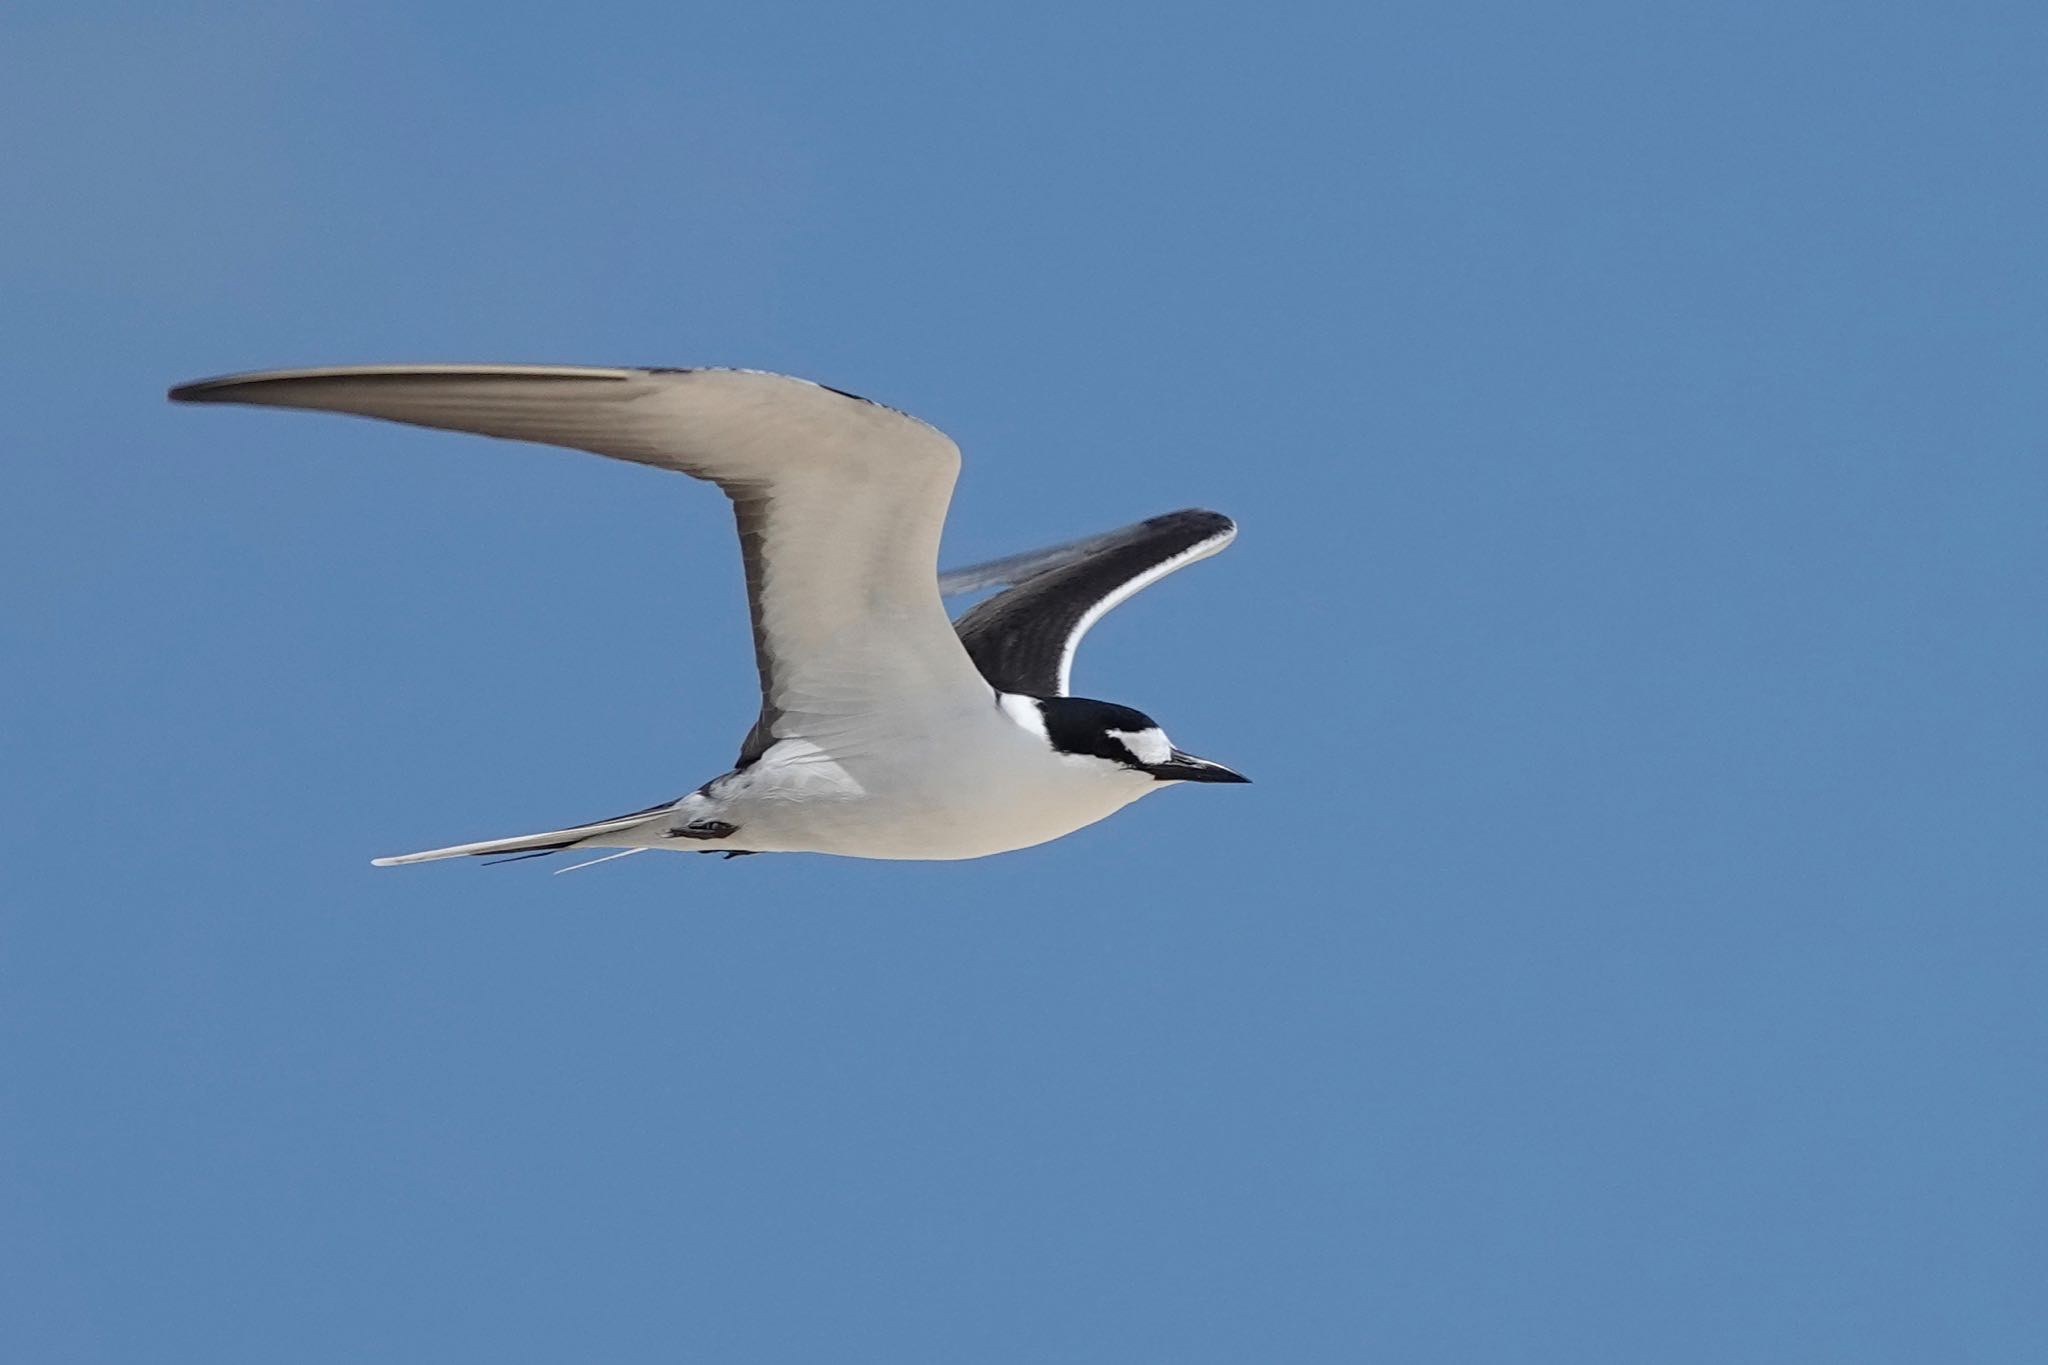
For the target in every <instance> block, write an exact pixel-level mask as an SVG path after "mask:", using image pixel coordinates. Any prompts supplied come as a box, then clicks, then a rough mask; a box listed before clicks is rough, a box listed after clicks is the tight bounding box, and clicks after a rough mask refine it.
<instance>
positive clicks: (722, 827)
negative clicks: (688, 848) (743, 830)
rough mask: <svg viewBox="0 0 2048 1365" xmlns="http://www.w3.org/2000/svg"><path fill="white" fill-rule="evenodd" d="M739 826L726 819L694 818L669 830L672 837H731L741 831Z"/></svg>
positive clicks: (669, 835)
mask: <svg viewBox="0 0 2048 1365" xmlns="http://www.w3.org/2000/svg"><path fill="white" fill-rule="evenodd" d="M739 828H740V827H739V826H738V825H734V824H728V823H727V822H725V821H724V820H692V821H691V822H690V823H689V824H687V825H680V826H678V827H676V828H675V829H672V830H670V831H669V832H668V837H669V838H671V839H730V838H732V836H733V835H735V834H737V833H738V832H739Z"/></svg>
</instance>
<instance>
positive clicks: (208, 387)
mask: <svg viewBox="0 0 2048 1365" xmlns="http://www.w3.org/2000/svg"><path fill="white" fill-rule="evenodd" d="M234 382H235V381H234V380H232V379H195V380H193V381H192V382H191V383H189V384H174V385H172V386H171V390H170V392H168V393H166V394H165V395H164V397H166V398H168V399H170V400H171V401H172V402H173V403H219V402H223V401H225V399H224V398H223V396H222V395H221V393H220V390H221V389H224V388H226V387H228V386H229V385H231V384H233V383H234Z"/></svg>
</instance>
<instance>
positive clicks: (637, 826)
mask: <svg viewBox="0 0 2048 1365" xmlns="http://www.w3.org/2000/svg"><path fill="white" fill-rule="evenodd" d="M675 805H676V803H675V802H673V801H664V802H662V803H661V804H660V805H658V806H649V807H647V809H645V810H636V811H634V812H632V813H631V814H630V815H615V816H613V817H612V818H611V819H609V820H598V821H595V822H593V823H591V824H588V825H571V826H570V827H569V828H567V829H551V830H548V831H546V832H544V833H541V834H517V835H514V836H513V837H511V838H509V839H485V840H482V841H480V842H478V843H474V844H451V845H449V846H448V847H447V848H430V849H427V850H426V851H424V852H421V853H401V854H399V855H398V856H396V857H394V858H372V859H370V862H371V864H372V865H373V866H376V867H397V866H399V865H400V864H402V863H431V862H436V861H438V860H440V859H442V858H481V857H488V856H490V855H492V854H502V853H515V854H541V853H558V852H560V851H561V850H563V849H565V848H648V847H651V846H653V845H655V844H657V843H660V842H662V841H663V840H662V835H663V833H664V832H665V831H666V829H667V822H666V821H665V820H664V819H663V818H662V817H664V816H666V815H667V814H668V813H669V812H670V811H671V810H674V809H675Z"/></svg>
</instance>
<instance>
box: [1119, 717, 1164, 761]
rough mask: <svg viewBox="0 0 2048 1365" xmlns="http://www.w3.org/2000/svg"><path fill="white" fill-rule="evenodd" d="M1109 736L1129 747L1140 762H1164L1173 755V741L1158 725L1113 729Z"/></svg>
mask: <svg viewBox="0 0 2048 1365" xmlns="http://www.w3.org/2000/svg"><path fill="white" fill-rule="evenodd" d="M1109 737H1110V738H1111V739H1113V740H1115V741H1117V742H1118V743H1119V744H1121V745H1123V746H1124V747H1125V748H1126V749H1129V750H1130V751H1131V753H1132V754H1133V755H1134V756H1135V757H1136V758H1137V760H1138V762H1140V763H1164V762H1166V760H1167V759H1169V758H1172V757H1173V742H1172V741H1171V740H1169V739H1168V738H1167V737H1166V731H1164V730H1162V729H1160V728H1159V727H1158V726H1156V725H1154V726H1152V727H1151V728H1150V729H1146V730H1111V731H1110V732H1109Z"/></svg>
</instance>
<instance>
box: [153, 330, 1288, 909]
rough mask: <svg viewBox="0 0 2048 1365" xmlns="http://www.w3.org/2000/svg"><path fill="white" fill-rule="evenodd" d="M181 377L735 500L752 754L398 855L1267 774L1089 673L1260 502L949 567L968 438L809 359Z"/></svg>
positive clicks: (976, 843) (933, 821)
mask: <svg viewBox="0 0 2048 1365" xmlns="http://www.w3.org/2000/svg"><path fill="white" fill-rule="evenodd" d="M170 397H171V398H172V399H173V400H175V401H177V402H183V403H244V404H252V405H255V406H259V407H280V408H308V409H314V410H318V411H325V412H340V413H350V414H354V415H356V416H362V417H378V418H384V419H387V420H389V421H394V422H405V423H410V424H412V425H415V426H424V427H439V428H443V429H447V430H453V431H463V432H472V433H476V434H479V435H484V436H495V437H502V438H506V439H509V440H517V441H535V442H540V443H543V444H547V445H556V446H566V447H569V448H571V449H576V450H585V451H590V452H593V453H595V454H598V455H605V456H609V457H611V458H613V459H619V460H630V461H633V462H634V463H637V464H644V465H652V466H655V467H656V468H660V469H669V470H675V471H677V472H680V473H683V474H688V475H691V476H693V477H695V478H699V479H704V480H707V481H709V482H711V483H713V484H715V485H717V486H718V487H719V488H720V489H721V490H723V491H724V493H725V494H726V496H727V497H729V498H730V499H731V500H732V505H733V511H734V514H735V517H736V518H737V520H738V523H739V540H740V554H741V557H742V559H743V560H744V563H745V567H746V582H747V600H748V606H749V608H750V610H751V612H752V616H753V626H754V654H755V663H756V665H757V667H758V670H759V672H760V679H761V713H760V716H759V718H758V719H756V720H755V722H754V725H753V728H752V730H750V731H749V732H748V734H747V737H746V741H745V743H744V744H742V745H741V747H740V754H739V759H738V761H737V762H736V763H734V765H733V767H732V769H731V771H729V772H726V773H724V774H722V775H720V776H718V777H714V778H712V779H711V780H710V781H709V782H706V783H705V784H704V785H702V786H700V787H698V788H697V789H696V790H695V791H692V792H690V793H689V794H688V795H686V796H683V797H680V798H678V799H676V800H674V801H668V802H664V803H662V804H660V805H656V806H650V807H647V808H646V809H644V810H637V811H633V812H631V813H629V814H626V815H620V816H615V817H612V818H610V819H606V820H597V821H593V822H591V823H588V824H581V825H571V826H569V827H567V828H564V829H554V830H547V831H544V832H542V833H538V834H524V835H518V836H515V837H513V838H507V839H486V840H482V841H480V842H476V843H466V844H455V845H452V846H450V847H447V848H435V849H428V850H426V851H424V852H420V853H407V854H403V855H400V856H398V857H391V858H378V859H374V860H373V861H374V862H375V863H376V864H377V865H379V866H391V865H394V864H399V863H419V862H429V861H433V860H435V859H440V858H458V857H475V856H489V855H499V856H504V855H511V856H524V855H533V856H538V855H540V854H544V853H555V852H560V851H563V850H566V849H618V850H622V851H621V852H618V853H613V854H609V855H607V856H608V857H624V856H626V855H627V854H629V853H638V852H644V851H646V850H649V849H672V850H683V851H692V852H706V853H709V852H724V853H728V854H731V855H733V856H738V855H740V854H746V853H828V854H838V855H842V856H847V857H856V858H888V859H960V858H979V857H984V856H987V855H989V854H995V853H1004V852H1008V851H1010V850H1012V849H1019V848H1027V847H1030V846H1032V845H1035V844H1042V843H1045V842H1047V841H1048V840H1052V839H1057V838H1059V837H1061V836H1062V835H1066V834H1070V833H1072V832H1073V831H1075V830H1077V829H1080V828H1082V827H1084V826H1086V825H1091V824H1093V823H1095V822H1096V821H1098V820H1101V819H1103V818H1105V817H1106V816H1109V815H1111V814H1113V813H1114V812H1116V811H1117V810H1119V809H1121V808H1122V807H1124V806H1126V805H1129V804H1130V803H1131V802H1133V801H1135V800H1137V799H1138V798H1139V797H1141V796H1144V795H1146V794H1147V793H1149V792H1154V791H1158V790H1160V789H1162V788H1164V787H1168V786H1172V785H1175V784H1177V783H1182V782H1244V781H1246V780H1247V779H1246V778H1244V777H1243V776H1241V775H1240V774H1238V773H1236V772H1234V771H1232V770H1231V769H1229V768H1227V767H1225V766H1223V765H1222V764H1220V763H1216V762H1212V761H1210V760H1209V759H1206V758H1197V757H1196V756H1195V755H1193V754H1190V753H1184V752H1182V751H1181V750H1180V749H1178V748H1176V747H1174V745H1173V742H1172V741H1171V740H1169V739H1168V738H1167V737H1166V733H1165V731H1163V730H1162V729H1160V727H1159V725H1158V724H1157V723H1156V722H1154V721H1153V720H1152V719H1151V717H1149V716H1147V715H1145V714H1144V713H1143V712H1140V711H1136V710H1133V709H1132V708H1130V707H1128V706H1119V705H1117V704H1115V703H1112V702H1105V701H1092V700H1089V699H1086V698H1082V697H1076V696H1073V695H1071V693H1070V690H1069V678H1070V675H1071V673H1072V669H1073V662H1074V650H1075V647H1076V646H1077V645H1078V644H1079V643H1080V641H1081V637H1082V636H1083V635H1085V634H1087V632H1088V629H1089V628H1090V627H1091V626H1093V625H1094V624H1095V622H1096V621H1097V620H1099V619H1100V618H1101V617H1102V615H1103V614H1104V613H1105V612H1107V611H1109V610H1110V609H1111V608H1112V607H1115V606H1116V605H1117V604H1118V603H1120V602H1123V601H1124V600H1125V599H1126V598H1128V597H1130V596H1131V595H1132V594H1133V593H1136V592H1138V591H1139V590H1140V589H1143V588H1145V587H1147V586H1149V585H1150V584H1152V583H1155V582H1157V581H1158V580H1160V579H1161V578H1164V577H1165V576H1166V575H1167V574H1170V573H1172V572H1173V571H1174V570H1176V569H1181V568H1185V567H1186V566H1187V565H1189V564H1192V563H1194V562H1195V561H1196V560H1199V559H1204V558H1206V557H1208V556H1210V555H1213V554H1215V553H1216V552H1217V551H1219V550H1221V549H1223V548H1224V547H1225V546H1226V545H1228V544H1230V542H1231V540H1232V539H1233V538H1234V537H1235V536H1236V534H1237V527H1236V525H1235V523H1233V522H1232V521H1231V520H1230V519H1229V518H1228V517H1225V516H1222V515H1220V514H1218V513H1215V512H1207V511H1201V510H1194V509H1190V510H1185V511H1180V512H1172V513H1168V514H1166V515H1164V516H1159V517H1153V518H1151V519H1149V520H1146V521H1142V522H1138V523H1136V524H1134V525H1131V526H1126V527H1124V528H1122V529H1120V530H1116V531H1110V532H1107V533H1105V534H1101V535H1096V536H1090V537H1087V538H1085V539H1082V540H1077V541H1071V542H1068V543H1066V544H1062V545H1056V546H1052V547H1050V548H1048V549H1044V550H1037V551H1032V552H1030V553H1027V554H1022V555H1014V556H1011V557H1009V558H1007V559H1000V560H994V561H991V562H989V563H986V564H980V565H975V566H972V567H970V568H967V569H963V570H958V571H955V572H953V573H951V574H948V575H945V576H944V577H943V578H942V577H941V575H940V574H939V572H938V553H939V533H940V531H941V529H942V528H943V526H944V524H945V519H946V506H947V503H948V502H949V501H950V500H951V497H952V492H953V483H954V479H955V478H956V476H957V475H958V473H959V469H960V451H959V448H958V447H957V446H955V445H954V444H953V442H952V441H951V440H950V439H949V438H948V437H947V436H946V435H945V434H944V433H942V432H940V431H938V430H937V429H936V428H934V427H931V426H929V425H927V424H926V423H924V422H921V421H919V420H918V419H917V418H915V417H912V416H910V415H908V414H906V413H902V412H898V411H897V410H895V409H894V408H890V407H886V406H884V405H882V404H880V403H876V402H873V401H871V400H869V399H866V398H860V397H857V396H855V395H853V394H849V393H846V392H844V391H842V390H839V389H834V388H830V387H828V386H825V385H822V384H816V383H812V382H810V381H808V380H803V379H794V378H790V377H788V376H784V375H776V374H767V373H763V372H760V371H755V370H735V369H611V368H596V367H584V366H551V365H377V366H342V367H333V368H323V369H301V370H272V371H264V372H259V373H250V374H239V375H229V376H226V377H224V378H219V379H203V380H198V381H196V382H194V383H190V384H182V385H179V386H178V387H176V388H174V389H172V390H171V391H170ZM989 587H1002V588H1003V590H1002V591H1001V592H998V593H996V594H995V595H994V596H992V597H989V598H987V599H985V600H983V601H981V602H980V603H978V604H977V605H975V606H974V607H972V608H971V609H970V610H968V611H967V612H966V613H965V614H963V615H962V616H961V617H960V619H959V620H958V621H957V622H956V621H952V620H950V619H948V616H947V614H946V610H945V605H944V601H943V598H944V596H946V595H948V594H954V593H960V592H967V591H973V590H976V589H980V588H989ZM596 861H604V859H598V860H596ZM578 866H588V864H578ZM565 870H566V869H565Z"/></svg>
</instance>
